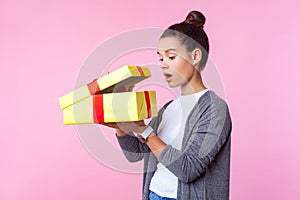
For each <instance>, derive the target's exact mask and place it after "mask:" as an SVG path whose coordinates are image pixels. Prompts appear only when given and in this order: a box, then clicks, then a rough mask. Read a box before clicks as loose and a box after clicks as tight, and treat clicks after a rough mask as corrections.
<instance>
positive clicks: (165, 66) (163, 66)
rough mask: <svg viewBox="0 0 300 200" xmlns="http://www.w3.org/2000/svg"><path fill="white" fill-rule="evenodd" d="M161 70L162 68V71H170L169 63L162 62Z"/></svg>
mask: <svg viewBox="0 0 300 200" xmlns="http://www.w3.org/2000/svg"><path fill="white" fill-rule="evenodd" d="M160 68H161V69H168V68H169V66H168V65H167V63H166V62H165V61H164V60H163V61H162V62H161V65H160Z"/></svg>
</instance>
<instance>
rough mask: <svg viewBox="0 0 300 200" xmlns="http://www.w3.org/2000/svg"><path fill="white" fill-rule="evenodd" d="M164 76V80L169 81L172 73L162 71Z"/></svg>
mask: <svg viewBox="0 0 300 200" xmlns="http://www.w3.org/2000/svg"><path fill="white" fill-rule="evenodd" d="M164 76H165V80H166V81H167V82H169V81H170V79H171V77H172V74H168V73H164Z"/></svg>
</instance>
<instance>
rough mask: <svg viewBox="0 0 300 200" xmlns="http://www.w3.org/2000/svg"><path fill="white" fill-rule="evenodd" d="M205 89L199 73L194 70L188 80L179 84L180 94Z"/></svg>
mask: <svg viewBox="0 0 300 200" xmlns="http://www.w3.org/2000/svg"><path fill="white" fill-rule="evenodd" d="M205 89H207V88H206V87H205V86H204V84H203V81H202V77H201V74H200V73H199V72H198V71H197V70H196V71H195V73H194V75H193V76H192V78H191V79H190V80H188V82H187V83H186V84H184V85H182V86H181V95H188V94H193V93H197V92H200V91H202V90H205Z"/></svg>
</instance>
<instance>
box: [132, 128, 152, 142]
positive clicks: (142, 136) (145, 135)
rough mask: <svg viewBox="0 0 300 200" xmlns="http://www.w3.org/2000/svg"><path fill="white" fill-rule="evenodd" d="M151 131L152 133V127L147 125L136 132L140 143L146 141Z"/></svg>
mask: <svg viewBox="0 0 300 200" xmlns="http://www.w3.org/2000/svg"><path fill="white" fill-rule="evenodd" d="M151 133H153V129H152V127H151V126H148V127H147V128H146V129H145V130H144V132H143V133H141V134H137V136H136V137H137V138H138V139H139V141H140V142H141V143H145V142H147V139H148V137H149V135H150V134H151Z"/></svg>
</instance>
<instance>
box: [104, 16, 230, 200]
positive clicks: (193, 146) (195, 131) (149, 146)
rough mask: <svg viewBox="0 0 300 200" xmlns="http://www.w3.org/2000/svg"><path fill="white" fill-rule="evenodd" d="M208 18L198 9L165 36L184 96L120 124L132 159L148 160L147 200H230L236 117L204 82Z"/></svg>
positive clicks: (173, 78)
mask: <svg viewBox="0 0 300 200" xmlns="http://www.w3.org/2000/svg"><path fill="white" fill-rule="evenodd" d="M204 23H205V17H204V15H203V14H202V13H200V12H198V11H192V12H190V13H189V14H188V16H187V17H186V19H185V20H184V21H183V22H181V23H178V24H174V25H172V26H170V27H169V28H168V29H167V30H165V31H164V33H163V34H162V36H161V38H160V40H159V43H158V51H157V54H158V56H159V59H160V61H161V69H162V72H163V74H164V75H165V80H166V82H167V83H168V85H169V86H170V87H172V88H173V87H180V89H181V95H180V96H179V97H178V98H177V99H175V100H173V101H172V102H169V103H167V104H166V105H164V106H163V108H162V109H160V111H159V113H158V116H157V117H155V118H153V119H152V120H151V121H150V123H149V125H145V124H144V121H139V122H136V123H133V122H124V123H117V124H106V125H107V126H110V127H113V128H116V136H117V139H118V142H119V144H120V146H121V148H122V150H123V152H124V155H125V156H126V158H127V159H128V160H129V161H130V162H136V161H139V160H142V159H144V176H143V200H148V199H150V200H158V199H177V200H187V199H190V200H197V199H209V200H222V199H228V198H229V172H230V133H231V119H230V115H229V111H228V107H227V104H226V102H225V101H224V100H222V99H221V98H219V97H218V96H217V95H216V94H215V93H214V92H213V91H212V90H209V89H207V88H206V87H205V85H204V84H203V81H202V78H201V73H200V72H201V70H202V69H203V68H204V66H205V64H206V61H207V59H208V51H209V44H208V38H207V35H206V33H205V31H204V30H203V26H204Z"/></svg>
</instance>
